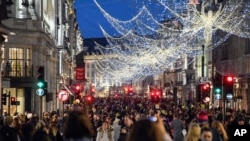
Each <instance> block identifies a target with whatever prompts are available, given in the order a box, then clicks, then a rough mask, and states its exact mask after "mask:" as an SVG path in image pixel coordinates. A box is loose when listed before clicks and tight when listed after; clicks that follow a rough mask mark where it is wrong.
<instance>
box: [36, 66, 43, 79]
mask: <svg viewBox="0 0 250 141" xmlns="http://www.w3.org/2000/svg"><path fill="white" fill-rule="evenodd" d="M36 74H37V81H38V82H42V81H44V66H37V67H36Z"/></svg>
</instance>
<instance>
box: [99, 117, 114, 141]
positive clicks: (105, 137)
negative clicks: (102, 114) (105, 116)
mask: <svg viewBox="0 0 250 141" xmlns="http://www.w3.org/2000/svg"><path fill="white" fill-rule="evenodd" d="M96 141H114V129H113V128H112V127H109V123H108V122H107V121H103V123H102V126H101V127H99V128H98V129H97V137H96Z"/></svg>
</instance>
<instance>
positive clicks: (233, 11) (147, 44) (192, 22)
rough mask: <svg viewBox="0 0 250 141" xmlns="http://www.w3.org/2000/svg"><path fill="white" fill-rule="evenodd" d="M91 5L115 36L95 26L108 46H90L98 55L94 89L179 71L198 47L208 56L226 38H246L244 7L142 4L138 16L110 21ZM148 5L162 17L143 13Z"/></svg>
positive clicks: (238, 1)
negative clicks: (169, 70) (203, 46)
mask: <svg viewBox="0 0 250 141" xmlns="http://www.w3.org/2000/svg"><path fill="white" fill-rule="evenodd" d="M94 2H95V4H96V5H97V7H98V8H99V9H100V11H101V12H102V13H103V15H104V17H105V18H106V19H107V21H108V22H109V23H110V24H111V25H112V26H113V27H114V29H115V30H116V31H117V33H118V34H119V35H118V36H117V35H116V36H113V35H110V34H109V33H107V32H106V31H105V29H103V28H102V26H100V29H101V30H102V32H103V34H104V36H105V38H106V40H107V41H108V43H109V45H108V46H105V47H104V46H101V45H100V44H98V43H96V46H97V47H98V48H99V50H100V52H101V55H100V56H99V57H98V59H97V65H96V70H97V78H98V80H100V82H98V84H100V85H101V84H105V82H107V81H113V82H114V81H116V82H129V81H131V80H134V79H140V78H143V77H145V76H148V75H154V74H158V73H161V72H163V71H165V70H166V69H167V68H170V67H171V68H173V69H177V68H182V67H183V66H184V64H185V63H184V62H185V59H186V58H187V57H186V56H188V57H189V58H191V59H188V60H190V61H189V62H188V63H192V62H193V60H194V59H193V58H194V57H195V56H197V55H199V54H201V53H202V48H201V45H205V47H206V50H211V49H213V48H215V47H217V46H219V45H220V44H222V43H223V42H225V40H227V39H228V38H229V37H230V35H232V34H234V35H237V36H239V37H243V38H249V37H250V29H249V21H250V15H249V14H250V1H245V0H229V1H227V2H226V3H225V5H222V3H217V4H216V5H214V6H212V5H207V2H206V1H204V2H203V3H199V1H196V0H190V1H189V2H185V3H184V2H183V1H180V0H174V1H173V0H171V1H170V0H157V4H155V3H156V2H154V3H153V2H149V1H147V0H142V1H141V3H142V7H141V8H140V10H139V12H138V14H137V15H135V16H134V17H133V18H132V19H130V20H126V21H122V20H119V19H117V18H114V17H112V16H111V15H110V14H109V13H107V12H106V11H105V10H104V9H103V8H102V7H101V5H100V4H99V3H98V2H97V0H94ZM153 4H155V5H157V9H162V12H160V13H152V12H151V11H150V9H149V7H152V5H153ZM150 5H151V6H150ZM157 12H158V11H157ZM160 17H164V18H160ZM219 31H222V33H223V35H222V33H221V32H220V34H218V32H219Z"/></svg>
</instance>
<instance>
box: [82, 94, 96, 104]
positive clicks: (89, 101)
mask: <svg viewBox="0 0 250 141" xmlns="http://www.w3.org/2000/svg"><path fill="white" fill-rule="evenodd" d="M84 100H85V102H86V104H93V103H94V101H95V98H94V97H93V96H92V95H87V96H85V99H84Z"/></svg>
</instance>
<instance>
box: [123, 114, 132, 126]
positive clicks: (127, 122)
mask: <svg viewBox="0 0 250 141" xmlns="http://www.w3.org/2000/svg"><path fill="white" fill-rule="evenodd" d="M124 124H125V126H127V127H131V126H132V125H133V120H132V119H131V117H130V116H129V115H126V116H125V117H124Z"/></svg>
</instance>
